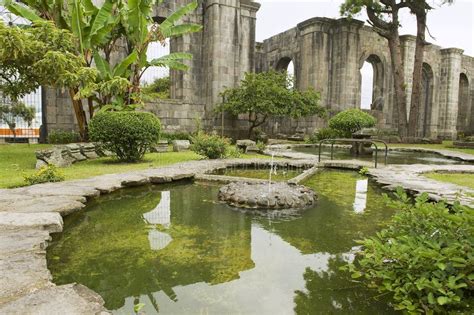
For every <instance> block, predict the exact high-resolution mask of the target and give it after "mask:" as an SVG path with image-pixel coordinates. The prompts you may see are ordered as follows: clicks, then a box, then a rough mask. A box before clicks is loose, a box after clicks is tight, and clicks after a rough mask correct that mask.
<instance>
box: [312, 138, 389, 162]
mask: <svg viewBox="0 0 474 315" xmlns="http://www.w3.org/2000/svg"><path fill="white" fill-rule="evenodd" d="M324 142H328V143H331V160H333V158H334V143H336V142H350V143H354V142H359V143H371V144H373V145H374V146H375V168H377V163H378V151H379V149H378V146H377V142H379V143H383V145H384V146H385V161H384V164H385V165H387V156H388V145H387V143H386V142H385V141H383V140H377V139H324V140H321V141H319V151H318V162H321V148H322V145H323V143H324Z"/></svg>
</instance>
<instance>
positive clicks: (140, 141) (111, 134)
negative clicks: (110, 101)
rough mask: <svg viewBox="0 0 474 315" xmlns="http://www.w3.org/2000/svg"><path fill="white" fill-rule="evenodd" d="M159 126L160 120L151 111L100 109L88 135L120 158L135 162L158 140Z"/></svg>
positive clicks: (91, 123) (90, 125)
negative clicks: (104, 110)
mask: <svg viewBox="0 0 474 315" xmlns="http://www.w3.org/2000/svg"><path fill="white" fill-rule="evenodd" d="M160 129H161V125H160V120H159V119H158V118H157V117H156V116H155V115H153V114H151V113H146V112H134V111H121V112H101V113H98V114H97V115H96V116H94V118H93V119H92V120H91V122H90V124H89V137H90V139H91V140H92V141H96V142H101V143H102V144H103V147H104V149H106V150H109V151H111V152H113V153H114V154H115V155H116V157H117V158H118V159H119V160H120V161H126V162H136V161H139V160H141V159H142V158H143V156H144V154H145V152H146V151H147V149H148V148H149V147H150V145H152V144H153V143H155V142H157V141H158V140H159V136H160Z"/></svg>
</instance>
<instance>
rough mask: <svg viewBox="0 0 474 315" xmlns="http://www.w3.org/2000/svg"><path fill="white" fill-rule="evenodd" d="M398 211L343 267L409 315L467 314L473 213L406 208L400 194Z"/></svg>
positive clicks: (473, 288)
mask: <svg viewBox="0 0 474 315" xmlns="http://www.w3.org/2000/svg"><path fill="white" fill-rule="evenodd" d="M397 195H398V197H399V200H398V201H393V202H392V206H396V207H398V208H399V209H400V212H399V213H398V214H397V215H395V217H394V218H393V221H392V222H391V224H390V225H389V226H388V227H387V228H385V229H384V230H382V231H381V232H379V233H377V235H376V236H374V237H371V238H368V239H365V240H363V241H362V242H361V244H362V245H363V250H362V252H361V253H360V254H359V255H358V257H357V259H356V260H355V262H354V263H352V264H349V265H347V266H346V268H345V269H348V270H349V271H350V272H351V273H352V278H354V279H359V278H360V279H364V280H365V281H367V284H368V286H369V287H372V288H376V289H377V290H378V291H380V292H382V293H391V294H392V295H393V300H394V307H395V309H397V310H403V311H405V312H408V313H410V314H418V313H426V314H434V313H450V312H468V311H469V310H470V309H472V307H473V298H474V295H473V293H474V253H473V247H474V210H473V209H471V208H468V207H463V206H461V205H459V203H456V204H455V205H454V206H453V207H452V209H449V208H448V207H447V205H446V204H445V203H443V202H438V203H430V202H428V196H427V195H426V194H422V195H421V196H419V197H418V198H416V200H415V203H414V204H412V203H410V200H409V198H408V197H407V195H406V194H405V193H404V192H403V191H401V190H399V191H398V192H397Z"/></svg>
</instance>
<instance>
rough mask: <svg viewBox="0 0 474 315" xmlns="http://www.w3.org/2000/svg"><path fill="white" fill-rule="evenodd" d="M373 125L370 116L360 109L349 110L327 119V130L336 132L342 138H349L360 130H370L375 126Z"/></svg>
mask: <svg viewBox="0 0 474 315" xmlns="http://www.w3.org/2000/svg"><path fill="white" fill-rule="evenodd" d="M375 123H376V121H375V118H374V117H373V116H372V115H369V114H367V113H366V112H364V111H362V110H360V109H357V108H351V109H348V110H345V111H342V112H340V113H338V114H337V115H336V116H334V117H332V118H331V119H329V128H331V129H334V130H336V131H338V132H339V133H340V135H341V136H343V137H346V138H350V137H351V136H352V134H353V133H354V132H357V131H359V130H361V129H362V128H371V127H373V126H375Z"/></svg>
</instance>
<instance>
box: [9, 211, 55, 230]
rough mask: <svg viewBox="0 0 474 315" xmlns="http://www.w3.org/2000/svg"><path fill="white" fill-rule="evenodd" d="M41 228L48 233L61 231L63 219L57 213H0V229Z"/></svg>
mask: <svg viewBox="0 0 474 315" xmlns="http://www.w3.org/2000/svg"><path fill="white" fill-rule="evenodd" d="M11 228H42V229H44V230H46V231H49V232H50V233H57V232H61V231H62V230H63V219H62V217H61V215H60V214H59V213H57V212H34V213H23V212H1V213H0V229H11Z"/></svg>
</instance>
